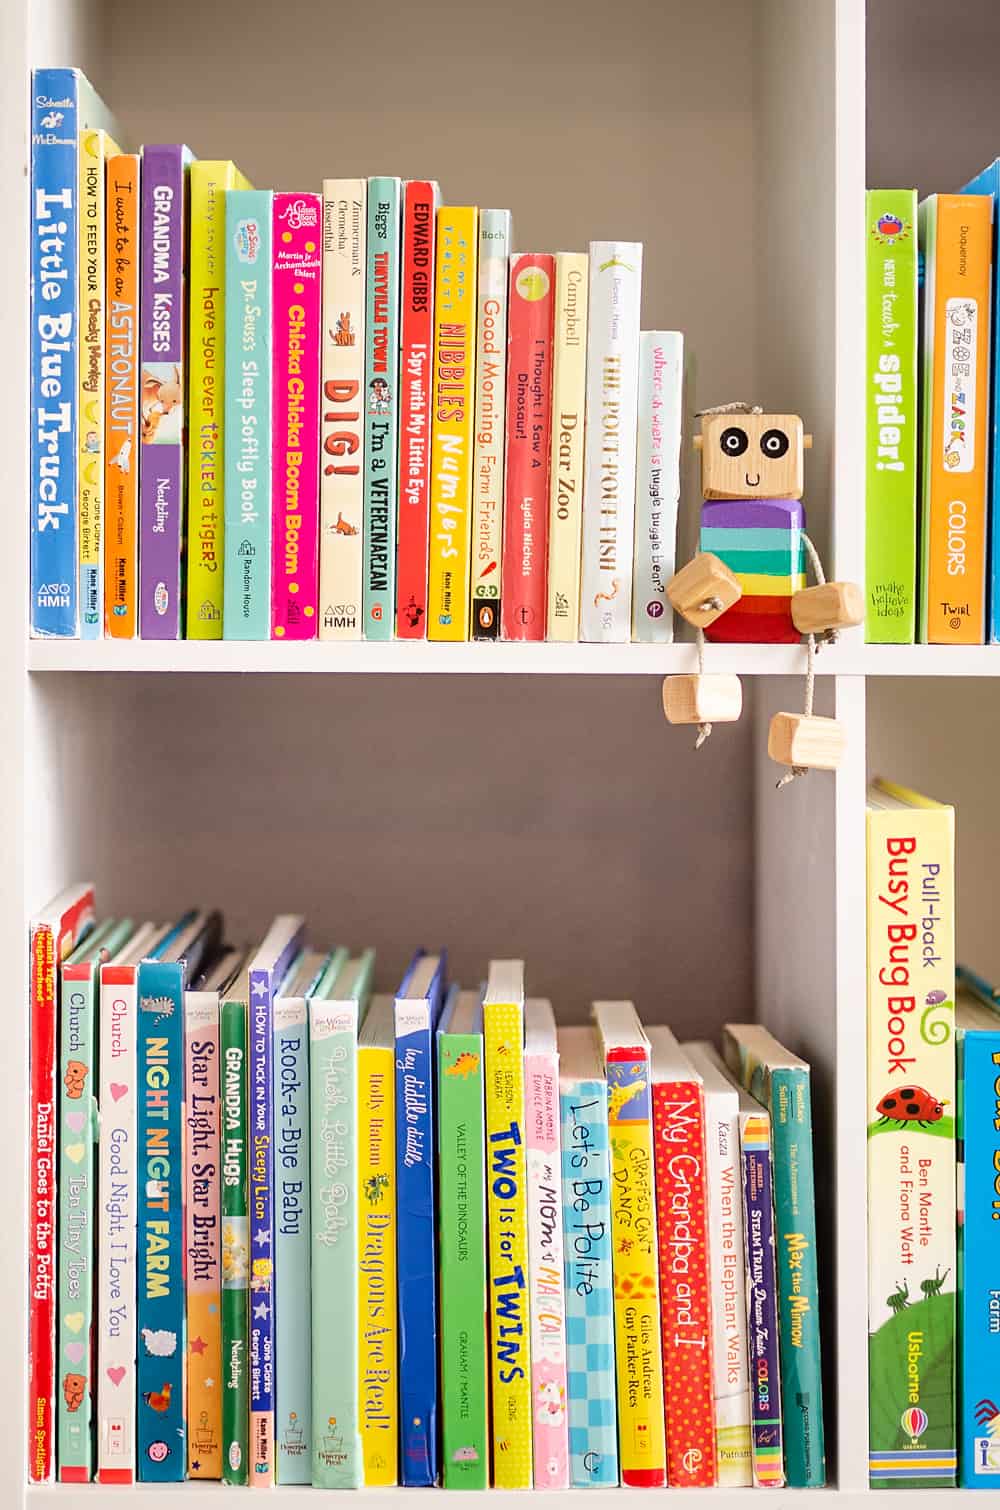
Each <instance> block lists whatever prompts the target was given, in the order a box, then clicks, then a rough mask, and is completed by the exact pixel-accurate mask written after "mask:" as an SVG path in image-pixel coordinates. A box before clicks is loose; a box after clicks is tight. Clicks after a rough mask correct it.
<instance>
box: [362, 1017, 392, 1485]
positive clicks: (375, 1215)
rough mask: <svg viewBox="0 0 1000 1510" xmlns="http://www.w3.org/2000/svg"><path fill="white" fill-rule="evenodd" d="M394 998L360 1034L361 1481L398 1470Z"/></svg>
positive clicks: (381, 1480)
mask: <svg viewBox="0 0 1000 1510" xmlns="http://www.w3.org/2000/svg"><path fill="white" fill-rule="evenodd" d="M393 1011H394V1002H393V998H392V997H391V996H373V997H372V1001H371V1005H370V1006H369V1008H368V1011H367V1012H366V1013H365V1019H364V1022H363V1023H362V1024H361V1029H360V1032H359V1033H358V1189H359V1190H360V1191H361V1199H360V1202H359V1212H358V1395H359V1410H360V1420H359V1428H360V1433H361V1463H362V1482H363V1483H364V1485H365V1487H366V1488H368V1489H371V1488H375V1487H386V1486H390V1485H393V1484H395V1483H396V1482H397V1481H398V1477H399V1364H398V1358H397V1343H398V1329H397V1324H396V1225H397V1217H396V1111H395V1075H396V1070H395V1044H396V1031H395V1026H394V1023H393Z"/></svg>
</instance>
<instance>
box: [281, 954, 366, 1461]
mask: <svg viewBox="0 0 1000 1510" xmlns="http://www.w3.org/2000/svg"><path fill="white" fill-rule="evenodd" d="M374 972H375V952H374V950H372V949H367V950H365V952H364V953H363V954H359V955H358V956H356V958H354V959H348V958H347V953H346V950H338V951H337V952H336V953H335V954H334V955H333V956H332V958H331V960H330V962H329V964H328V966H327V968H326V970H325V971H324V973H323V976H322V978H321V979H320V981H319V983H318V984H317V985H316V987H315V988H314V989H313V991H312V993H311V995H310V997H309V1057H310V1105H311V1111H312V1116H311V1126H310V1143H311V1164H310V1201H311V1209H312V1307H313V1324H312V1331H313V1336H314V1337H315V1338H317V1339H325V1338H334V1337H335V1338H336V1339H337V1345H336V1347H335V1348H330V1347H328V1346H324V1345H322V1342H321V1341H318V1343H317V1346H316V1347H315V1348H314V1349H313V1354H312V1482H313V1484H314V1485H316V1486H317V1487H319V1488H325V1489H356V1488H358V1487H360V1485H361V1482H362V1466H361V1435H360V1427H359V1418H360V1407H359V1378H358V1341H357V1338H358V1282H357V1254H358V1146H357V1131H356V1129H357V1119H358V1030H359V1028H360V1026H361V1024H362V1023H363V1021H364V1017H365V1013H366V1011H367V1009H368V1003H369V1000H370V997H371V989H372V977H373V975H374ZM279 1299H280V1297H279ZM279 1314H280V1312H279ZM280 1368H281V1364H280V1358H279V1375H278V1377H279V1386H278V1396H279V1400H280V1398H281V1386H280V1378H281V1374H280Z"/></svg>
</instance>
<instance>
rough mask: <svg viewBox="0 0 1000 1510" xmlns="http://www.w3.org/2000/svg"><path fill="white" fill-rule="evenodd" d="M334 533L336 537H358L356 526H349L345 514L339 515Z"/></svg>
mask: <svg viewBox="0 0 1000 1510" xmlns="http://www.w3.org/2000/svg"><path fill="white" fill-rule="evenodd" d="M333 533H334V534H335V535H356V534H357V533H358V528H357V525H355V524H348V522H347V520H346V519H345V518H344V516H343V514H338V515H337V522H336V524H335V525H334V526H333Z"/></svg>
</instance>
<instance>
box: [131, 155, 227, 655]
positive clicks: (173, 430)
mask: <svg viewBox="0 0 1000 1510" xmlns="http://www.w3.org/2000/svg"><path fill="white" fill-rule="evenodd" d="M186 173H187V154H186V151H185V149H184V148H183V147H147V148H146V150H145V151H144V153H143V157H142V209H141V213H140V234H139V247H140V289H139V311H140V326H139V358H140V361H141V364H142V365H141V373H140V378H139V435H140V438H141V441H142V461H141V465H140V467H139V634H140V636H141V638H142V639H144V640H177V639H180V636H181V535H182V530H183V519H184V436H185V433H186V423H185V417H184V399H185V393H186V391H187V390H186V386H185V372H184V326H185V315H186V311H185V308H184V261H185V214H184V196H185V178H186ZM201 229H202V227H201V223H200V222H199V235H198V236H196V237H194V242H195V245H196V247H197V248H198V249H199V251H198V255H200V256H201V258H202V260H204V256H205V253H204V252H203V251H202V250H201V248H202V241H201V234H200V233H201ZM212 244H213V245H214V242H213V243H212ZM214 293H215V290H213V291H212V294H214ZM202 301H203V293H202V291H201V290H200V291H199V298H198V304H197V311H198V315H197V319H192V337H193V340H192V346H193V349H194V351H195V352H197V353H198V357H197V363H196V364H192V365H193V366H194V365H197V367H198V368H199V371H198V372H197V373H195V371H194V370H192V373H191V383H192V389H191V391H192V394H194V395H195V404H196V406H197V413H198V415H199V419H200V416H201V412H202V409H203V407H204V404H205V398H204V391H205V375H204V373H203V372H202V371H201V370H200V369H202V368H203V366H204V364H205V362H206V360H208V359H207V358H206V357H204V356H203V355H202V352H203V350H206V349H207V351H208V352H209V353H210V354H211V358H210V359H211V371H210V373H209V380H208V384H207V391H208V393H209V394H212V393H214V383H215V381H216V378H217V377H218V373H217V371H216V359H215V334H214V321H215V310H214V303H213V298H212V297H211V294H210V295H209V297H208V298H207V300H206V301H205V302H206V304H207V311H208V312H207V313H206V314H205V315H204V317H202V313H201V311H202ZM194 308H195V305H192V309H194ZM202 318H203V319H204V328H202V324H201V323H200V322H201V321H202ZM196 382H197V387H196V386H195V384H196ZM217 428H218V427H217V425H216V424H215V423H214V422H211V421H210V422H209V425H208V431H209V433H210V436H211V438H210V439H209V440H208V442H207V445H208V447H209V456H210V457H211V454H212V447H214V444H215V440H214V437H215V433H216V431H217ZM201 444H202V446H204V445H205V444H206V442H205V441H204V440H203V441H202V443H201ZM200 461H201V452H200V450H198V449H196V448H195V447H192V448H191V467H192V469H193V470H194V469H196V468H197V467H198V466H199V464H200ZM209 467H211V460H210V461H209ZM191 498H192V500H194V498H195V491H194V488H193V487H192V489H191ZM195 522H196V520H195V517H194V516H192V518H191V519H190V520H189V521H188V539H189V542H190V543H191V544H193V543H194V542H193V539H192V537H193V536H194V535H195V531H194V530H193V529H192V526H193V525H194V524H195ZM194 554H195V553H194V552H193V551H192V552H191V555H192V557H193V556H194ZM194 585H195V573H194V572H193V570H192V569H191V563H190V561H189V568H188V586H189V588H193V587H194ZM196 601H197V602H198V605H199V606H198V610H197V611H198V613H199V614H200V613H201V611H202V605H201V602H200V599H198V600H196V599H195V598H194V597H189V613H188V617H189V619H190V618H191V617H192V614H191V612H190V604H192V603H194V602H196ZM188 632H189V635H190V634H191V633H192V629H191V625H190V624H189V626H188Z"/></svg>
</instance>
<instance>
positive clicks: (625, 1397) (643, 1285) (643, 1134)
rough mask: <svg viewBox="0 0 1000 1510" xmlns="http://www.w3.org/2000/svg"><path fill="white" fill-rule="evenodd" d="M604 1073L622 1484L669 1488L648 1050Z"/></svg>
mask: <svg viewBox="0 0 1000 1510" xmlns="http://www.w3.org/2000/svg"><path fill="white" fill-rule="evenodd" d="M607 1074H608V1089H607V1095H608V1138H609V1140H610V1144H611V1154H612V1159H611V1236H612V1249H613V1253H614V1258H613V1272H614V1286H615V1306H614V1311H615V1366H616V1369H617V1373H618V1440H619V1447H620V1451H621V1471H622V1483H623V1484H628V1485H630V1486H633V1487H636V1488H654V1487H655V1488H659V1487H662V1486H663V1485H664V1484H666V1481H667V1448H666V1434H665V1429H664V1419H663V1362H662V1355H661V1352H660V1316H659V1286H658V1284H657V1271H656V1254H657V1248H656V1203H655V1193H654V1186H653V1125H652V1120H651V1104H652V1098H651V1096H650V1089H649V1049H648V1048H647V1047H645V1046H644V1045H638V1046H636V1047H635V1048H634V1049H620V1050H615V1051H614V1055H613V1056H611V1055H609V1057H608V1061H607Z"/></svg>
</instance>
